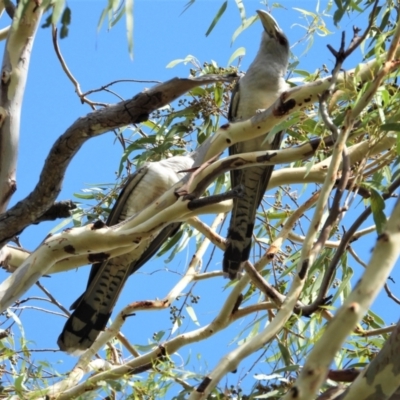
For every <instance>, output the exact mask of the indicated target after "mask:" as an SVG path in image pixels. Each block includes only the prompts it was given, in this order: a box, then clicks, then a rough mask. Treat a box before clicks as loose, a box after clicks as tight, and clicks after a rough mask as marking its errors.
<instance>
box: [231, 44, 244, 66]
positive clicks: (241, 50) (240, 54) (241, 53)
mask: <svg viewBox="0 0 400 400" xmlns="http://www.w3.org/2000/svg"><path fill="white" fill-rule="evenodd" d="M245 54H246V49H245V48H244V47H239V48H238V49H237V50H235V51H234V52H233V54H232V55H231V56H230V58H229V60H228V65H231V64H232V62H233V61H234V60H236V59H237V58H238V57H243V56H244V55H245Z"/></svg>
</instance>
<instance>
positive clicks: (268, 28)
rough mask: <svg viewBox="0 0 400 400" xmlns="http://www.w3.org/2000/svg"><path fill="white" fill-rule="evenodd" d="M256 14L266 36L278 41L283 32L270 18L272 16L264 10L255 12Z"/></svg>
mask: <svg viewBox="0 0 400 400" xmlns="http://www.w3.org/2000/svg"><path fill="white" fill-rule="evenodd" d="M257 14H258V16H259V17H260V21H261V23H262V25H263V27H264V30H265V32H266V33H267V34H268V36H269V37H271V38H274V39H276V40H280V39H281V38H282V35H283V32H282V29H281V28H280V27H279V25H278V23H277V22H276V21H275V19H274V18H273V17H272V15H271V14H269V13H267V12H266V11H264V10H257Z"/></svg>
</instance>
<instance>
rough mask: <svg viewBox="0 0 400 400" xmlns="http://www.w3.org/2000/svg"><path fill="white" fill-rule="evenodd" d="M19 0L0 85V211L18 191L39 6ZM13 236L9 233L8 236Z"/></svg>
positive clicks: (10, 32)
mask: <svg viewBox="0 0 400 400" xmlns="http://www.w3.org/2000/svg"><path fill="white" fill-rule="evenodd" d="M25 3H26V2H25V1H21V2H20V3H19V7H18V8H17V9H16V12H15V13H14V18H13V22H12V25H11V28H10V30H9V32H8V37H7V42H6V45H5V48H4V55H3V65H2V67H1V84H0V213H2V212H4V211H5V210H6V209H7V205H8V203H9V201H10V199H11V196H12V195H13V193H14V192H15V191H16V190H17V180H16V170H17V157H18V143H19V130H20V120H21V107H22V99H23V97H24V93H25V85H26V79H27V75H28V68H29V62H30V59H31V51H32V46H33V41H34V38H35V33H36V29H37V27H38V25H39V21H40V18H41V16H42V8H41V7H37V2H36V1H33V0H29V1H28V2H27V6H26V8H25V10H24V7H25ZM12 236H14V234H13V235H11V237H12Z"/></svg>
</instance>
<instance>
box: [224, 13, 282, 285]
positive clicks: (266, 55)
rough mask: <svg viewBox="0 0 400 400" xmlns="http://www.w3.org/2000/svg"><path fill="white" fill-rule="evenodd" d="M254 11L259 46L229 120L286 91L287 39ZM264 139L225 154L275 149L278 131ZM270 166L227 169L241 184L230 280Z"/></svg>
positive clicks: (246, 248)
mask: <svg viewBox="0 0 400 400" xmlns="http://www.w3.org/2000/svg"><path fill="white" fill-rule="evenodd" d="M257 13H258V15H259V17H260V20H261V23H262V25H263V27H264V31H263V33H262V38H261V44H260V49H259V50H258V53H257V55H256V58H255V59H254V61H253V62H252V63H251V65H250V67H249V69H248V71H247V73H246V75H245V76H244V77H242V78H241V79H239V81H238V83H237V84H236V86H235V88H234V90H233V93H232V98H231V104H230V108H229V115H228V119H229V121H231V122H235V121H239V120H244V119H248V118H251V117H253V116H254V115H255V114H256V112H257V110H260V109H266V108H268V107H270V106H271V105H272V104H273V103H274V102H275V101H276V100H277V99H278V97H279V96H280V95H281V93H283V92H284V91H285V90H287V84H286V82H285V80H284V76H285V74H286V69H287V66H288V62H289V42H288V40H287V38H286V36H285V34H284V33H283V31H282V29H281V28H280V27H279V25H278V24H277V22H276V21H275V20H274V18H272V16H271V15H270V14H268V13H267V12H265V11H262V10H258V11H257ZM266 133H267V132H266ZM264 141H265V135H264V136H259V137H258V138H256V139H251V140H248V141H245V142H241V143H237V144H235V145H233V146H231V147H230V148H229V154H230V155H233V154H239V153H248V152H253V151H260V150H273V149H278V148H279V145H280V142H281V133H279V134H277V135H275V137H274V138H273V139H272V142H269V143H268V142H266V143H264V144H263V142H264ZM273 168H274V167H273V166H268V167H251V168H245V169H242V170H237V171H231V186H232V187H236V186H238V185H239V184H242V185H243V187H244V190H245V194H244V196H243V197H242V198H236V199H234V200H233V209H232V216H231V221H230V225H229V229H228V235H227V238H228V244H227V248H226V250H225V254H224V260H223V270H224V272H225V273H226V274H228V276H229V278H230V279H235V278H236V277H237V274H238V272H239V271H240V266H241V263H242V262H244V261H246V260H247V259H248V258H249V255H250V249H251V238H252V234H253V228H254V222H255V216H256V211H257V208H258V206H259V205H260V203H261V200H262V198H263V196H264V192H265V191H266V189H267V186H268V182H269V179H270V177H271V174H272V171H273Z"/></svg>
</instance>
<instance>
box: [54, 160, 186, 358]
mask: <svg viewBox="0 0 400 400" xmlns="http://www.w3.org/2000/svg"><path fill="white" fill-rule="evenodd" d="M192 165H193V158H192V157H191V156H187V157H183V156H176V157H171V158H169V159H167V160H162V161H159V162H153V163H148V164H146V165H145V166H143V167H142V168H140V169H139V170H137V171H136V172H135V173H134V174H132V175H131V176H130V177H129V178H128V181H127V182H126V184H125V186H124V188H123V190H122V191H121V193H120V195H119V197H118V199H117V201H116V203H115V205H114V207H113V209H112V211H111V213H110V215H109V217H108V219H107V222H106V224H107V225H108V226H112V225H116V224H118V223H120V222H121V221H123V220H125V219H127V218H128V217H130V216H132V215H134V214H136V213H137V212H139V211H141V210H143V209H144V208H146V207H147V206H148V205H150V204H151V203H152V202H153V201H154V200H156V199H157V198H158V197H159V196H160V195H162V194H163V193H164V192H165V191H167V190H168V189H170V188H171V186H173V185H174V184H175V183H177V182H178V181H179V180H180V179H181V178H182V177H183V176H184V173H181V172H179V171H184V170H187V169H190V168H191V167H192ZM180 225H181V223H180V222H176V223H172V224H170V225H168V226H166V227H165V228H164V229H162V230H161V231H160V232H159V233H158V234H155V235H154V236H152V237H149V238H147V239H146V240H143V241H142V242H141V243H140V244H139V246H138V247H136V248H135V249H134V250H133V251H131V252H130V253H127V254H124V255H121V256H118V257H115V258H112V259H110V260H108V261H105V262H102V263H96V264H93V265H92V269H91V271H90V275H89V280H88V284H87V288H86V290H85V292H84V293H83V294H82V296H80V297H79V298H78V299H77V300H76V301H75V302H74V303H73V304H72V306H71V309H73V310H74V312H73V313H72V315H71V316H70V317H69V319H68V320H67V322H66V324H65V326H64V329H63V331H62V332H61V334H60V336H59V338H58V342H57V343H58V345H59V347H60V349H61V350H63V351H66V352H68V353H71V354H79V353H81V352H82V351H84V350H86V349H88V348H89V347H90V346H91V345H92V344H93V342H94V341H95V340H96V338H97V337H98V335H99V334H100V332H101V331H103V330H104V329H105V327H106V325H107V322H108V320H109V318H110V315H111V312H112V310H113V308H114V306H115V303H116V302H117V300H118V297H119V295H120V293H121V290H122V288H123V286H124V285H125V282H126V280H127V279H128V277H129V275H131V274H132V273H134V272H135V271H137V270H138V269H139V268H140V267H142V266H143V265H144V264H145V263H146V262H147V261H148V260H149V259H150V258H151V257H152V256H153V255H154V254H155V253H156V252H157V251H158V249H159V248H160V246H161V245H162V244H163V243H164V241H165V240H166V239H167V238H168V237H169V236H172V235H174V234H175V233H176V232H177V230H178V229H179V227H180Z"/></svg>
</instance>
